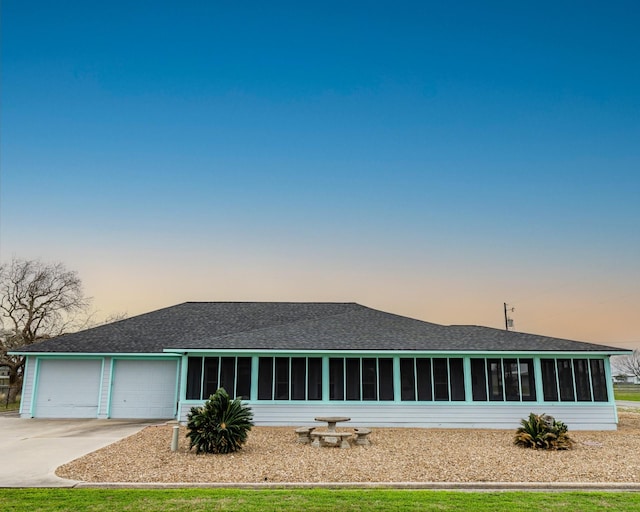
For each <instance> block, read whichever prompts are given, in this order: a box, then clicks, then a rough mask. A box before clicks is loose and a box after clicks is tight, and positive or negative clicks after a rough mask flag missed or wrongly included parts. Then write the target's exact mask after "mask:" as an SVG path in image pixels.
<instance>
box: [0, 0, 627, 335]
mask: <svg viewBox="0 0 640 512" xmlns="http://www.w3.org/2000/svg"><path fill="white" fill-rule="evenodd" d="M1 15H2V18H1V22H2V88H1V94H2V112H1V116H2V117H1V122H2V125H1V128H2V132H1V135H2V139H1V150H2V153H1V160H0V164H1V177H0V184H1V187H2V189H1V195H0V200H1V205H0V213H1V219H0V236H1V238H0V244H1V246H0V260H2V261H3V262H7V261H9V260H10V259H11V258H12V257H18V258H26V259H41V260H43V261H46V262H57V261H61V262H63V263H64V264H65V265H66V266H67V267H68V268H70V269H73V270H77V271H78V272H79V274H80V276H81V278H82V279H83V282H84V285H85V291H86V293H87V294H88V295H90V296H92V297H93V298H94V307H95V308H96V309H98V310H99V312H100V313H99V314H100V315H102V316H103V317H105V316H107V315H109V314H112V313H116V312H126V313H127V314H128V315H130V316H132V315H135V314H139V313H142V312H146V311H150V310H153V309H157V308H160V307H164V306H169V305H173V304H177V303H180V302H184V301H188V300H196V301H197V300H203V301H235V300H247V301H262V300H265V301H271V300H273V301H339V302H343V301H349V302H351V301H355V302H359V303H361V304H364V305H367V306H370V307H374V308H377V309H382V310H385V311H390V312H393V313H397V314H401V315H405V316H410V317H414V318H420V319H423V320H428V321H432V322H436V323H442V324H477V325H485V326H490V327H498V328H502V327H503V326H504V317H503V302H507V303H509V304H510V305H512V306H514V307H515V308H516V309H515V312H514V313H513V319H514V322H515V328H516V330H519V331H523V332H533V333H539V334H545V335H550V336H556V337H565V338H570V339H578V340H585V341H593V342H603V343H611V344H622V345H627V346H638V347H640V29H639V27H640V3H638V2H637V1H629V2H623V1H615V0H614V1H607V2H604V1H597V2H595V1H553V2H551V1H548V2H547V1H536V2H513V1H510V2H507V1H502V2H495V1H487V2H478V1H466V2H463V1H458V2H456V1H454V2H428V1H420V2H409V1H405V2H402V1H395V2H387V1H378V2H371V1H367V2H364V1H363V2H359V1H358V2H356V1H340V2H333V1H322V2H279V1H271V2H258V1H255V2H254V1H243V2H229V1H224V2H223V1H213V0H212V1H184V2H178V1H172V2H167V1H161V0H155V1H153V2H151V1H138V0H135V1H131V0H129V1H126V2H125V1H120V0H110V1H102V0H99V1H89V2H87V1H77V0H72V1H64V0H59V1H30V0H5V1H3V2H2V13H1Z"/></svg>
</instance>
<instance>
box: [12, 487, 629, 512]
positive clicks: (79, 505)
mask: <svg viewBox="0 0 640 512" xmlns="http://www.w3.org/2000/svg"><path fill="white" fill-rule="evenodd" d="M0 510H3V511H5V510H7V511H9V510H28V511H30V512H36V511H62V510H64V511H67V510H87V511H95V512H100V511H109V512H113V511H118V510H135V511H159V512H162V511H171V512H175V511H197V510H224V511H225V512H233V511H246V512H258V511H260V512H263V511H270V510H274V511H275V510H277V511H283V512H286V511H299V510H305V512H314V511H324V510H346V511H376V510H385V511H387V510H391V511H394V510H396V511H399V510H402V511H405V510H407V511H412V510H415V511H417V510H420V511H430V510H433V511H438V512H441V511H448V510H456V511H457V510H473V511H474V512H485V511H487V512H488V511H495V510H509V511H525V510H526V511H527V512H534V511H537V510H539V511H545V512H553V511H563V512H566V510H580V511H583V512H589V511H594V512H595V511H602V510H631V511H633V510H638V511H640V493H633V492H551V493H545V492H476V493H474V492H461V491H428V490H394V489H359V490H358V489H296V490H285V489H275V490H274V489H265V490H250V489H195V488H189V489H3V490H2V492H0Z"/></svg>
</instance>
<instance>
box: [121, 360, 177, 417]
mask: <svg viewBox="0 0 640 512" xmlns="http://www.w3.org/2000/svg"><path fill="white" fill-rule="evenodd" d="M177 371H178V365H177V362H176V361H134V360H126V359H119V360H117V361H116V362H115V366H114V370H113V381H112V382H113V387H112V389H111V414H110V416H111V417H112V418H173V417H175V413H176V385H177Z"/></svg>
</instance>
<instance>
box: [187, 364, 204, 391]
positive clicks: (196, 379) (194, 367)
mask: <svg viewBox="0 0 640 512" xmlns="http://www.w3.org/2000/svg"><path fill="white" fill-rule="evenodd" d="M201 398H202V358H201V357H190V358H189V359H188V361H187V400H200V399H201Z"/></svg>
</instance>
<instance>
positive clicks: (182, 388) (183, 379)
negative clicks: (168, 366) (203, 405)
mask: <svg viewBox="0 0 640 512" xmlns="http://www.w3.org/2000/svg"><path fill="white" fill-rule="evenodd" d="M180 365H181V371H180V384H179V387H178V402H181V401H182V400H185V399H186V398H187V372H188V371H189V358H188V357H187V356H182V358H181V359H180Z"/></svg>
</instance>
